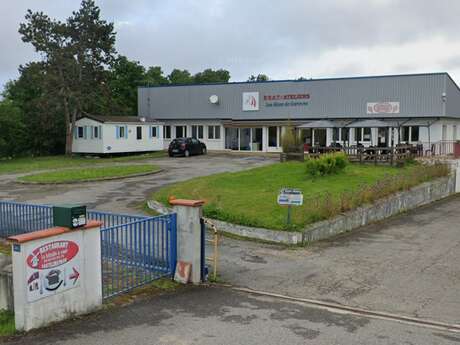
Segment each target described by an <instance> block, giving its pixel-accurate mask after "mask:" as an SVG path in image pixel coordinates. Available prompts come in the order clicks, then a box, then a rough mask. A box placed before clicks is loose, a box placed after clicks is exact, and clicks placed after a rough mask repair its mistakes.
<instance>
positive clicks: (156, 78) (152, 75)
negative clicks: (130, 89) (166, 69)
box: [143, 66, 169, 86]
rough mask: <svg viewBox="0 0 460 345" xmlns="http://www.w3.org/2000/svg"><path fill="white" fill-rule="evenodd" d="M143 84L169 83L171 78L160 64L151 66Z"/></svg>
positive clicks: (157, 84)
mask: <svg viewBox="0 0 460 345" xmlns="http://www.w3.org/2000/svg"><path fill="white" fill-rule="evenodd" d="M143 84H145V85H147V86H159V85H168V84H169V80H168V78H167V77H165V76H164V75H163V70H162V69H161V67H160V66H153V67H149V68H148V70H147V72H146V73H145V76H144V82H143Z"/></svg>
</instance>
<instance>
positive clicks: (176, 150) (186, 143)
mask: <svg viewBox="0 0 460 345" xmlns="http://www.w3.org/2000/svg"><path fill="white" fill-rule="evenodd" d="M168 153H169V157H173V156H176V155H181V156H185V157H189V156H191V155H204V154H206V145H205V144H204V143H202V142H201V141H199V140H198V139H195V138H177V139H174V140H173V141H171V143H170V144H169V148H168Z"/></svg>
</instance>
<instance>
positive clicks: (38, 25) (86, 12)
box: [19, 0, 115, 154]
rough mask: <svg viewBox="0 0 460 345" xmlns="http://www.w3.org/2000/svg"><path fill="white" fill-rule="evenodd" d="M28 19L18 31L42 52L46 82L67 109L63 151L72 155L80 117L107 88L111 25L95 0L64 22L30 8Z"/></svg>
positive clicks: (84, 3)
mask: <svg viewBox="0 0 460 345" xmlns="http://www.w3.org/2000/svg"><path fill="white" fill-rule="evenodd" d="M25 19H26V22H25V23H22V24H21V25H20V28H19V33H20V34H21V35H22V40H23V41H24V42H26V43H30V44H32V45H33V46H34V48H35V50H36V51H37V52H38V53H40V54H41V56H42V57H43V63H44V67H45V68H46V76H47V79H48V83H47V86H50V85H54V88H55V89H56V90H57V92H58V99H59V107H60V108H61V109H62V111H63V113H64V119H65V121H64V123H65V128H66V141H65V152H66V153H67V154H71V150H72V139H73V135H72V133H73V131H74V127H75V121H76V119H77V117H78V116H80V115H81V114H83V113H85V112H90V111H92V110H94V109H95V108H96V109H97V108H98V107H100V106H101V103H100V102H99V100H100V99H101V98H102V97H103V94H104V93H106V92H107V78H108V74H107V72H106V71H105V66H110V65H111V63H112V62H113V59H114V54H115V48H114V45H115V33H114V31H113V24H112V23H108V22H106V21H105V20H102V19H100V9H99V7H97V6H96V5H95V3H94V1H93V0H83V1H82V3H81V6H80V9H79V10H78V11H77V12H73V13H72V16H71V17H69V18H68V19H67V21H66V22H65V23H64V22H61V21H58V20H56V19H51V18H50V17H48V16H47V15H46V14H44V13H43V12H36V13H33V12H32V11H31V10H28V12H27V14H26V17H25ZM53 94H54V93H53Z"/></svg>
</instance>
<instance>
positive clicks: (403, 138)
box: [401, 127, 410, 142]
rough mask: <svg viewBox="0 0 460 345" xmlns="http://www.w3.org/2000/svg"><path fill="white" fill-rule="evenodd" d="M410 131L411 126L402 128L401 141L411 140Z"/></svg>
mask: <svg viewBox="0 0 460 345" xmlns="http://www.w3.org/2000/svg"><path fill="white" fill-rule="evenodd" d="M409 132H410V127H402V128H401V141H405V142H407V141H409Z"/></svg>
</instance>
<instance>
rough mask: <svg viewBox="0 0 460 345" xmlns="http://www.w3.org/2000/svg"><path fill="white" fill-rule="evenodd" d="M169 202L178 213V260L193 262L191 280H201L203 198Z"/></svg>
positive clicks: (197, 282)
mask: <svg viewBox="0 0 460 345" xmlns="http://www.w3.org/2000/svg"><path fill="white" fill-rule="evenodd" d="M169 203H170V204H171V205H172V206H173V211H174V212H176V213H177V261H178V262H179V261H182V262H186V263H189V264H191V266H192V268H191V274H190V281H191V282H192V283H194V284H199V283H200V282H201V270H202V267H201V266H202V262H201V247H202V241H201V223H200V218H201V214H202V206H203V205H204V201H203V200H185V199H173V198H170V200H169Z"/></svg>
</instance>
